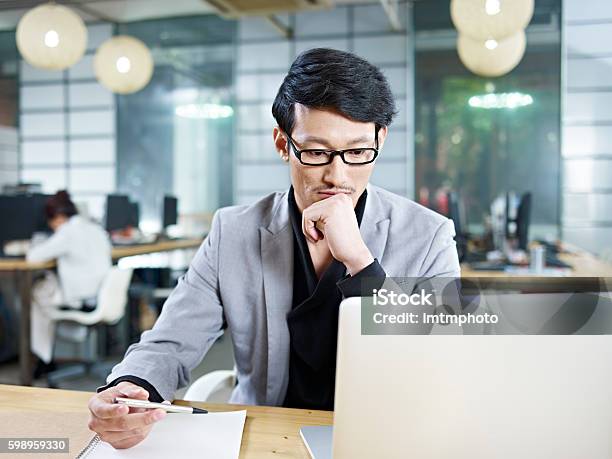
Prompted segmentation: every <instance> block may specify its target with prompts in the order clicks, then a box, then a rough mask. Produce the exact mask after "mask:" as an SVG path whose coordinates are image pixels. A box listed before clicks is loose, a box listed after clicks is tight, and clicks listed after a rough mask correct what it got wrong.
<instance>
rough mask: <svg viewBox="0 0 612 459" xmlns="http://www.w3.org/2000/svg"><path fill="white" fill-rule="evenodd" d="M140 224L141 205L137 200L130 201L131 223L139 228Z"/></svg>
mask: <svg viewBox="0 0 612 459" xmlns="http://www.w3.org/2000/svg"><path fill="white" fill-rule="evenodd" d="M139 225H140V205H139V204H138V203H137V202H130V225H129V226H131V227H132V228H138V226H139Z"/></svg>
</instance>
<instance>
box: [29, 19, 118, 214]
mask: <svg viewBox="0 0 612 459" xmlns="http://www.w3.org/2000/svg"><path fill="white" fill-rule="evenodd" d="M112 33H113V30H112V26H111V25H110V24H92V25H88V51H87V53H86V55H85V56H84V57H83V59H81V60H80V61H79V62H78V63H76V64H75V65H74V66H73V67H71V68H70V69H68V70H66V71H63V72H49V71H43V70H39V69H36V68H33V67H31V66H30V65H28V64H27V63H25V62H23V61H22V62H21V64H20V91H19V94H20V107H19V108H20V132H19V136H20V142H21V170H20V179H21V180H22V181H25V182H39V183H41V184H42V186H43V190H44V192H46V193H55V192H56V191H57V190H58V189H63V188H66V189H68V190H69V191H70V192H71V193H72V194H73V195H74V198H75V200H76V201H78V204H85V207H87V209H88V211H89V212H90V215H91V216H93V217H95V218H100V219H101V218H102V211H103V206H102V205H101V203H103V202H104V196H105V194H107V193H109V192H112V191H114V190H115V185H116V184H115V180H116V166H115V165H116V151H115V149H116V138H115V130H116V129H115V123H116V122H115V120H116V107H115V97H114V95H113V94H112V93H111V92H109V91H108V90H106V89H105V88H104V87H103V86H101V85H100V84H99V83H98V82H97V80H96V79H95V76H94V71H93V54H94V53H95V50H96V48H97V47H98V46H99V45H100V44H101V43H102V42H103V41H104V40H106V39H107V38H109V37H111V36H112Z"/></svg>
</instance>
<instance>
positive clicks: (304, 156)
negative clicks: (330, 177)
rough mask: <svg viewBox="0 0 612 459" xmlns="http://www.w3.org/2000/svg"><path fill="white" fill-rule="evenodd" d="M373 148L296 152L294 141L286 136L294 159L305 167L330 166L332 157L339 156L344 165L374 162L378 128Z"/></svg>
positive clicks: (310, 149) (316, 149) (311, 149)
mask: <svg viewBox="0 0 612 459" xmlns="http://www.w3.org/2000/svg"><path fill="white" fill-rule="evenodd" d="M374 138H375V144H376V147H375V148H348V149H346V150H324V149H320V148H307V149H304V150H298V149H297V148H296V146H295V141H294V140H293V139H292V138H291V136H290V135H289V134H287V142H288V143H289V145H290V146H291V148H292V149H293V153H294V154H295V157H296V158H297V159H298V160H299V161H300V163H302V164H304V165H305V166H324V165H326V164H331V162H332V161H333V160H334V156H336V155H337V156H340V158H342V161H343V162H344V163H345V164H348V165H350V166H361V165H363V164H370V163H371V162H374V160H375V159H376V157H377V156H378V128H376V129H375V131H374Z"/></svg>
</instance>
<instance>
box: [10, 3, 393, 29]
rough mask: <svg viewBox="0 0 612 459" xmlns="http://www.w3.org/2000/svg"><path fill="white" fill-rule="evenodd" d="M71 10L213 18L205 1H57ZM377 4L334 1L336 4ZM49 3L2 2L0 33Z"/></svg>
mask: <svg viewBox="0 0 612 459" xmlns="http://www.w3.org/2000/svg"><path fill="white" fill-rule="evenodd" d="M56 2H57V3H61V4H64V5H67V6H72V7H73V9H74V10H77V8H78V10H77V12H78V13H79V14H80V15H81V17H82V18H83V19H84V20H85V21H95V20H110V21H112V22H130V21H139V20H144V19H154V18H164V17H176V16H191V15H198V14H211V13H214V12H215V10H214V9H213V8H212V7H211V6H209V5H208V4H207V3H206V1H205V0H174V1H171V0H56ZM373 2H374V3H376V0H335V4H337V5H344V4H356V3H373ZM43 3H47V0H0V30H8V29H14V28H15V27H17V23H18V22H19V19H20V18H21V16H23V14H25V12H26V11H28V10H29V9H31V8H33V7H35V6H37V5H40V4H43ZM381 14H384V13H383V11H382V7H381Z"/></svg>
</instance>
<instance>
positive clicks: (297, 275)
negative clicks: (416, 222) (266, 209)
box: [283, 187, 385, 410]
mask: <svg viewBox="0 0 612 459" xmlns="http://www.w3.org/2000/svg"><path fill="white" fill-rule="evenodd" d="M288 199H289V219H290V220H291V226H292V228H293V241H294V244H293V301H292V309H291V311H290V312H289V314H288V315H287V326H288V327H289V334H290V351H289V352H290V354H289V385H288V387H287V394H286V396H285V401H284V403H283V406H286V407H291V408H309V409H320V410H333V408H334V388H335V380H336V340H337V335H338V307H339V305H340V302H341V301H342V299H343V297H349V296H360V295H361V279H362V278H363V277H381V278H383V279H384V277H385V272H384V271H383V269H382V267H381V266H380V265H379V263H378V261H377V260H374V262H372V264H370V265H369V266H367V267H366V268H364V269H363V270H362V271H360V272H359V273H357V274H356V275H355V276H352V277H351V276H348V275H346V276H345V271H346V267H345V266H344V264H342V263H341V262H339V261H338V260H335V259H332V262H331V263H330V265H329V266H328V268H327V269H326V270H325V272H323V274H322V275H321V278H320V279H317V275H316V272H315V269H314V265H313V263H312V259H311V257H310V253H309V251H308V245H307V243H306V238H305V236H304V234H303V233H302V215H301V213H300V211H299V208H298V206H297V204H296V202H295V196H294V194H293V187H291V189H290V190H289V196H288ZM366 199H367V191H364V192H363V194H362V195H361V196H360V197H359V200H358V202H357V205H356V207H355V216H356V218H357V223H358V224H361V219H362V217H363V212H364V209H365V204H366Z"/></svg>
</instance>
